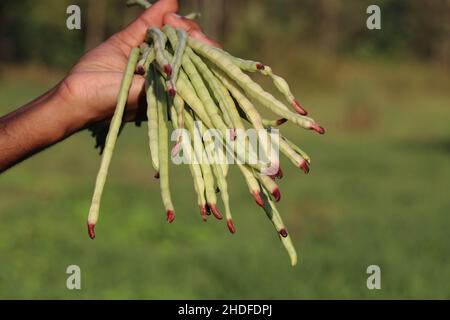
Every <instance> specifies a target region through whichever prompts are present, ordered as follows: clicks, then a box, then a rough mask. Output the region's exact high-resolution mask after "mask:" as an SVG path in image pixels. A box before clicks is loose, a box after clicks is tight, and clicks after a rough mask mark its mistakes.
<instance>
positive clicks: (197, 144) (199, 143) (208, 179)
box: [184, 110, 222, 220]
mask: <svg viewBox="0 0 450 320" xmlns="http://www.w3.org/2000/svg"><path fill="white" fill-rule="evenodd" d="M184 118H185V123H186V128H187V129H188V130H189V133H190V134H191V139H194V141H193V145H194V153H195V155H196V157H197V160H198V161H199V163H200V168H201V169H202V173H203V179H204V181H205V195H206V201H207V203H208V207H209V208H210V209H211V211H212V212H213V214H214V216H215V217H216V218H217V219H219V220H221V219H222V215H221V214H220V212H219V211H218V209H217V197H216V188H215V187H214V176H213V172H212V168H211V165H210V164H209V163H208V156H207V154H206V151H205V148H204V146H203V139H202V137H201V135H200V134H199V132H198V131H197V130H196V128H195V123H194V118H193V117H192V116H191V115H190V114H189V112H187V111H186V110H185V112H184Z"/></svg>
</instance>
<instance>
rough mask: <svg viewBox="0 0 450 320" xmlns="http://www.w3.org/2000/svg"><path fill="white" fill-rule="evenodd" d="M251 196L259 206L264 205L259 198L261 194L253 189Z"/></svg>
mask: <svg viewBox="0 0 450 320" xmlns="http://www.w3.org/2000/svg"><path fill="white" fill-rule="evenodd" d="M252 195H253V198H255V201H256V203H257V204H258V205H259V206H260V207H264V201H263V199H262V198H261V194H260V193H259V192H258V191H255V192H253V193H252Z"/></svg>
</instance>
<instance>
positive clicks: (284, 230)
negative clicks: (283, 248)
mask: <svg viewBox="0 0 450 320" xmlns="http://www.w3.org/2000/svg"><path fill="white" fill-rule="evenodd" d="M279 233H280V236H282V237H283V238H286V237H287V236H288V235H289V234H288V231H287V230H286V229H285V228H283V229H281V230H280V231H279Z"/></svg>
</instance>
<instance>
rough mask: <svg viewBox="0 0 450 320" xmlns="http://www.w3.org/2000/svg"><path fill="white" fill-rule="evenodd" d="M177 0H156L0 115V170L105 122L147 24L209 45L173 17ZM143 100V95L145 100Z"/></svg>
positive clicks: (140, 83)
mask: <svg viewBox="0 0 450 320" xmlns="http://www.w3.org/2000/svg"><path fill="white" fill-rule="evenodd" d="M177 10H178V2H177V0H160V1H158V2H157V3H155V4H154V5H153V6H152V7H151V8H149V9H148V10H146V11H145V12H144V13H142V15H141V16H140V17H139V18H138V19H137V20H135V21H134V22H133V23H131V24H130V25H129V26H128V27H127V28H125V29H124V30H122V31H121V32H119V33H117V34H115V35H113V36H112V37H111V38H109V39H108V40H107V41H105V42H104V43H102V44H101V45H99V46H98V47H97V48H95V49H93V50H91V51H90V52H88V53H87V54H85V55H84V56H83V57H82V58H81V59H80V60H79V61H78V63H77V64H76V65H75V66H74V67H73V68H72V70H71V71H70V73H69V74H68V75H67V77H65V79H64V80H63V81H61V83H59V84H58V85H57V86H56V87H54V88H53V89H51V90H49V91H48V92H47V93H45V94H44V95H42V96H40V97H38V98H36V99H35V100H34V101H32V102H30V103H28V104H26V105H24V106H22V107H21V108H19V109H17V110H16V111H14V112H12V113H10V114H8V115H6V116H4V117H1V118H0V150H1V151H2V152H1V153H0V173H1V172H3V171H5V170H6V169H8V168H10V167H11V166H13V165H15V164H17V163H18V162H20V161H22V160H23V159H26V158H28V157H29V156H31V155H33V154H35V153H37V152H39V151H40V150H43V149H45V148H47V147H49V146H51V145H53V144H55V143H57V142H58V141H61V140H63V139H65V138H67V137H68V136H70V135H72V134H73V133H75V132H77V131H80V130H82V129H83V128H86V127H88V126H90V125H91V124H94V123H96V122H102V121H109V119H110V118H111V117H112V115H113V113H114V109H115V106H116V100H117V95H118V92H119V88H120V83H121V81H122V74H123V72H124V70H125V67H126V64H127V60H128V55H129V53H130V51H131V49H132V48H133V47H137V46H139V45H140V44H141V43H142V42H143V41H144V38H145V34H146V32H147V29H148V28H149V27H151V26H155V27H162V26H163V24H170V25H172V26H173V27H181V28H184V29H185V30H186V31H187V32H188V33H189V35H190V36H191V37H194V38H197V39H199V40H202V41H204V42H207V43H209V44H211V45H215V46H218V45H217V43H215V42H214V41H212V40H210V39H208V38H207V37H206V36H205V35H204V34H203V33H202V31H201V30H200V28H199V26H198V25H197V24H196V23H195V22H193V21H189V20H186V19H183V18H182V17H180V16H178V15H177V14H176V13H175V12H177ZM143 89H144V78H143V77H142V76H138V75H136V76H135V77H134V79H133V85H132V88H131V92H130V95H129V99H128V104H127V110H126V111H127V113H126V119H125V120H127V119H128V120H133V119H134V118H136V112H137V109H138V104H139V99H140V97H143V96H144V95H142V94H143V93H144V90H143ZM144 102H145V99H144Z"/></svg>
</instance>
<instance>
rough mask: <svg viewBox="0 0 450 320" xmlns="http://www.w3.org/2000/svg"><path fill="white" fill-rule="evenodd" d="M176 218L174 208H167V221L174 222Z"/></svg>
mask: <svg viewBox="0 0 450 320" xmlns="http://www.w3.org/2000/svg"><path fill="white" fill-rule="evenodd" d="M173 220H175V213H174V212H173V210H167V222H168V223H172V222H173Z"/></svg>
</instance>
